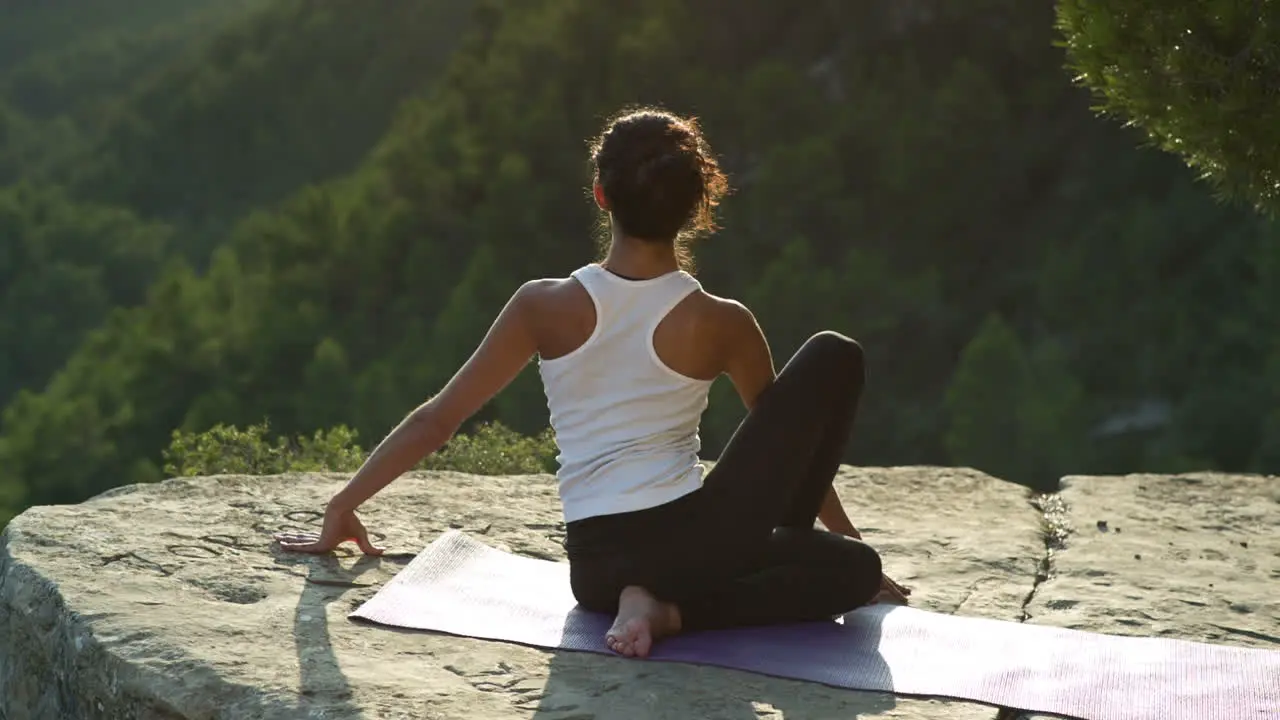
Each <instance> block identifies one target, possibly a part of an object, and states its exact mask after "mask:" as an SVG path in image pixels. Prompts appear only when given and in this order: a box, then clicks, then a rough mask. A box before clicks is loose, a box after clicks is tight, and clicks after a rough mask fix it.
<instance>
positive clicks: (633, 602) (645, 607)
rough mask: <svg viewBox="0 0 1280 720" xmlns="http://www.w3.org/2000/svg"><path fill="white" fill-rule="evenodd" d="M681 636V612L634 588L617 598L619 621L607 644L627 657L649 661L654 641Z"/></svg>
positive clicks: (623, 591)
mask: <svg viewBox="0 0 1280 720" xmlns="http://www.w3.org/2000/svg"><path fill="white" fill-rule="evenodd" d="M678 632H680V610H679V608H677V607H676V606H675V605H672V604H671V603H667V602H662V601H660V600H658V599H657V598H655V597H654V596H653V595H652V594H650V593H649V591H648V590H645V589H644V588H642V587H640V586H638V585H632V586H630V587H627V588H624V589H623V590H622V595H621V596H620V597H619V598H618V617H617V618H615V619H614V621H613V627H611V628H609V632H608V633H607V634H606V635H605V636H604V642H605V644H606V645H608V646H609V649H610V650H612V651H614V652H616V653H618V654H619V655H622V656H624V657H648V656H649V650H650V649H652V648H653V642H654V641H655V640H659V639H661V638H663V637H666V636H668V635H674V634H675V633H678Z"/></svg>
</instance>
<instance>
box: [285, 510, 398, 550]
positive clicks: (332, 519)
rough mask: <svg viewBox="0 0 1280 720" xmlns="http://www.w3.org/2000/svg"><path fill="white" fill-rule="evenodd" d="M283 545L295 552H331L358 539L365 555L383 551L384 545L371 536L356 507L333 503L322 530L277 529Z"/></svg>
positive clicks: (326, 512)
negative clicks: (374, 541)
mask: <svg viewBox="0 0 1280 720" xmlns="http://www.w3.org/2000/svg"><path fill="white" fill-rule="evenodd" d="M274 538H275V540H276V542H278V543H280V547H281V548H283V549H285V550H290V551H293V552H304V553H327V552H331V551H333V550H334V549H335V548H337V547H338V546H339V545H341V544H342V543H344V542H347V541H348V540H351V541H354V542H355V543H356V545H358V546H359V547H360V551H361V552H363V553H364V554H365V555H381V554H382V553H383V552H384V548H380V547H377V546H376V545H374V544H373V542H372V541H370V540H369V531H368V530H366V529H365V527H364V523H363V522H361V521H360V518H359V517H358V516H356V511H355V510H343V509H339V508H334V507H332V506H331V507H329V508H327V509H326V510H325V513H324V526H323V527H322V528H321V530H320V533H319V534H318V535H317V534H316V533H276V534H275V536H274Z"/></svg>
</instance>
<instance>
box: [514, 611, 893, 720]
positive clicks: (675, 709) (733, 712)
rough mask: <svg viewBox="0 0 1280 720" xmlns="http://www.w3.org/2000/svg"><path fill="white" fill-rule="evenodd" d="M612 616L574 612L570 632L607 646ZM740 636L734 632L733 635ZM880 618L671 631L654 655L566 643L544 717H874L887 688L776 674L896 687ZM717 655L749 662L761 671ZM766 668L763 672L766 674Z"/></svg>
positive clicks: (887, 703)
mask: <svg viewBox="0 0 1280 720" xmlns="http://www.w3.org/2000/svg"><path fill="white" fill-rule="evenodd" d="M609 622H610V619H609V618H607V617H604V616H600V615H594V614H591V613H585V612H580V611H579V612H575V613H574V614H573V615H571V616H570V617H569V619H568V620H567V621H566V623H565V628H564V633H565V634H566V635H567V636H572V637H573V638H574V639H575V641H576V642H575V644H577V643H591V645H592V646H593V647H594V649H595V650H601V651H603V650H604V642H603V638H604V633H605V631H606V630H607V629H608V627H609ZM735 635H736V637H734V636H735ZM879 641H880V616H879V615H870V614H863V613H853V614H851V615H850V616H849V617H848V618H846V621H845V625H843V626H841V625H838V624H836V623H831V625H830V626H827V625H826V624H825V623H822V624H816V623H815V624H814V625H813V626H810V627H809V628H808V629H806V630H797V629H795V628H761V629H758V630H753V631H750V632H749V633H746V634H739V633H738V632H736V631H734V632H710V633H701V634H699V635H688V636H682V637H676V638H670V639H668V640H665V641H663V643H661V644H660V645H659V646H658V647H657V648H655V652H654V657H653V658H650V659H643V660H642V659H629V658H621V657H618V656H615V655H612V654H611V653H604V654H598V653H596V652H581V651H568V650H559V651H555V652H554V654H553V655H552V657H551V661H550V663H549V667H548V673H549V674H548V677H547V682H546V686H545V688H544V689H543V692H542V693H541V694H540V696H539V698H538V700H537V706H536V708H535V713H534V717H535V718H538V719H539V720H574V719H576V718H587V717H593V716H594V717H609V718H655V719H659V720H660V719H663V718H672V719H674V718H688V717H699V718H706V719H707V720H759V719H760V718H833V719H834V718H840V719H841V720H849V719H850V718H857V717H871V716H875V715H878V714H880V713H884V712H886V711H889V710H892V709H894V708H895V707H896V702H895V699H894V696H893V695H891V694H888V693H874V692H852V691H849V690H845V689H839V688H834V687H828V686H826V685H821V684H817V683H812V682H801V681H796V680H786V679H781V678H778V677H773V676H771V674H782V673H785V672H789V670H788V668H790V667H793V666H794V665H795V664H798V663H804V662H808V663H813V664H814V666H815V667H825V668H835V669H838V671H839V672H841V674H844V675H845V676H847V677H852V678H855V682H857V683H858V684H863V685H866V686H868V687H892V686H893V678H892V675H891V673H890V671H889V667H888V665H887V664H886V663H885V662H884V659H883V658H882V657H881V656H880V654H879V652H878V650H877V648H878V646H879ZM713 663H722V664H732V665H734V666H737V667H751V668H752V669H754V670H755V672H748V671H745V670H731V669H724V668H722V667H717V666H715V665H714V664H713ZM762 673H765V674H762Z"/></svg>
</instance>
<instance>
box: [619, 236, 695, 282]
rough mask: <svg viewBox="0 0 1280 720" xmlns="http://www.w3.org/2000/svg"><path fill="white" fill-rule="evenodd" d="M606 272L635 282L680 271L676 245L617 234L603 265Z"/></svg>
mask: <svg viewBox="0 0 1280 720" xmlns="http://www.w3.org/2000/svg"><path fill="white" fill-rule="evenodd" d="M600 264H601V265H602V266H604V268H605V269H606V270H609V271H610V272H613V273H615V274H617V275H622V276H624V277H628V278H632V279H635V280H647V279H649V278H655V277H659V276H661V275H666V274H667V273H670V272H674V271H676V270H679V269H680V261H679V260H677V259H676V250H675V246H674V245H672V244H671V243H663V242H649V241H646V240H637V239H635V238H629V237H623V236H619V235H614V236H613V240H612V242H610V243H609V252H608V254H606V255H605V258H604V260H602V261H601V263H600Z"/></svg>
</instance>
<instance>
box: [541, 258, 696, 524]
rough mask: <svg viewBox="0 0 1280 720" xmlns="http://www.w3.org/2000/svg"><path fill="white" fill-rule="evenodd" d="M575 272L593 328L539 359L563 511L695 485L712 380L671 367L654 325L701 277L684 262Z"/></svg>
mask: <svg viewBox="0 0 1280 720" xmlns="http://www.w3.org/2000/svg"><path fill="white" fill-rule="evenodd" d="M572 277H574V278H576V279H577V280H578V282H579V283H581V284H582V286H583V287H584V288H586V290H587V293H588V294H589V295H590V296H591V300H592V302H593V303H594V304H595V308H596V326H595V330H593V331H592V333H591V337H589V338H588V339H587V341H586V342H585V343H583V344H582V346H581V347H579V348H577V349H576V350H574V351H573V352H571V353H569V354H568V355H564V356H561V357H558V358H554V359H551V360H543V359H541V358H539V360H538V371H539V373H540V374H541V375H542V384H543V390H544V391H545V392H546V396H547V408H548V409H549V410H550V411H551V428H552V430H554V431H555V436H556V445H557V447H558V449H559V451H560V454H559V455H558V456H557V458H556V459H557V460H558V461H559V463H560V469H559V471H558V472H557V473H556V477H557V480H558V482H559V490H560V500H561V503H562V504H563V507H564V517H565V521H566V522H573V521H574V520H580V519H582V518H587V517H592V516H595V515H610V514H615V513H623V512H630V511H633V510H643V509H645V508H650V507H654V506H657V505H662V504H663V503H666V502H669V501H671V500H675V499H676V498H679V497H681V496H683V495H685V494H687V493H690V492H692V491H694V490H696V489H698V488H699V487H701V485H702V474H703V467H702V465H701V463H700V462H699V461H698V451H699V450H700V449H701V447H702V442H701V438H700V437H699V435H698V424H699V422H700V421H701V419H702V412H703V411H704V410H705V409H706V408H707V393H708V391H709V390H710V389H711V383H712V381H710V380H696V379H694V378H690V377H686V376H684V375H681V374H680V373H678V372H676V371H675V370H672V369H671V368H669V367H667V366H666V365H665V364H664V363H663V362H662V361H661V360H659V359H658V353H657V352H656V351H655V350H654V348H653V331H654V330H655V329H656V328H657V327H658V323H660V322H661V321H662V320H663V318H665V317H666V316H667V313H668V312H670V311H671V309H672V308H674V307H675V306H676V304H677V303H679V302H680V301H681V300H683V299H684V298H685V297H686V296H688V295H689V293H691V292H693V291H695V290H697V289H699V288H700V287H701V285H700V284H699V283H698V281H697V280H696V279H694V277H693V276H692V275H689V274H688V273H686V272H684V271H681V270H677V271H674V272H670V273H667V274H666V275H662V276H659V277H656V278H651V279H648V280H626V279H624V278H621V277H618V276H617V275H614V274H613V273H610V272H609V271H608V270H605V269H604V268H603V267H601V266H600V265H598V264H595V263H592V264H590V265H586V266H584V267H581V268H579V269H577V270H575V271H574V272H573V274H572Z"/></svg>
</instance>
